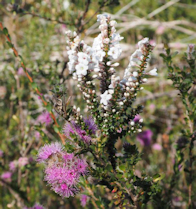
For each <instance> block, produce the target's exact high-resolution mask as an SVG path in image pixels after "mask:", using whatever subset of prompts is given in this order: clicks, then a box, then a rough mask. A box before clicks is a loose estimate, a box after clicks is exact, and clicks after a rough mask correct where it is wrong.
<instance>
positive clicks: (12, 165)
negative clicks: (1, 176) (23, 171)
mask: <svg viewBox="0 0 196 209" xmlns="http://www.w3.org/2000/svg"><path fill="white" fill-rule="evenodd" d="M17 166H18V161H17V160H14V161H11V162H10V163H9V170H10V171H12V172H14V171H15V170H16V168H17Z"/></svg>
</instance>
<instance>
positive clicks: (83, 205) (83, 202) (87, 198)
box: [80, 194, 89, 207]
mask: <svg viewBox="0 0 196 209" xmlns="http://www.w3.org/2000/svg"><path fill="white" fill-rule="evenodd" d="M88 200H89V197H88V196H87V195H85V194H82V195H81V197H80V201H81V205H82V207H85V206H86V203H87V201H88Z"/></svg>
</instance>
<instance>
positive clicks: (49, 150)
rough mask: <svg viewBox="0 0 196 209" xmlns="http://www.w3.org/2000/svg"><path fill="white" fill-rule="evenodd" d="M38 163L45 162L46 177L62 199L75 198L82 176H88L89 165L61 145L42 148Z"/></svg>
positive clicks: (56, 144) (55, 144) (54, 144)
mask: <svg viewBox="0 0 196 209" xmlns="http://www.w3.org/2000/svg"><path fill="white" fill-rule="evenodd" d="M38 161H39V162H45V165H46V168H45V177H44V180H45V181H47V182H48V184H49V185H50V186H51V189H52V190H53V191H55V192H56V193H57V194H59V195H60V196H62V197H70V196H74V195H75V194H76V193H77V192H78V191H79V190H78V189H77V184H78V182H79V178H80V176H81V175H85V174H87V165H88V164H87V163H86V161H85V160H82V159H80V158H79V157H78V156H75V155H74V154H73V153H67V152H65V151H64V150H63V148H62V145H61V144H60V143H57V142H56V143H53V144H50V145H45V146H44V147H42V148H41V149H40V151H39V154H38Z"/></svg>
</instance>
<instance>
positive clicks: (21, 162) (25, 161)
mask: <svg viewBox="0 0 196 209" xmlns="http://www.w3.org/2000/svg"><path fill="white" fill-rule="evenodd" d="M28 163H29V159H28V158H27V157H20V158H19V159H18V166H19V167H23V166H25V165H27V164H28Z"/></svg>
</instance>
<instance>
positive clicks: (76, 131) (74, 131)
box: [63, 118, 97, 144]
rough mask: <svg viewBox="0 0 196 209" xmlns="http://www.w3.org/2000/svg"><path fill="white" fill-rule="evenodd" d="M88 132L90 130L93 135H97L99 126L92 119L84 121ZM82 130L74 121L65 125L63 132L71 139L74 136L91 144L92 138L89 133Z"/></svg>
mask: <svg viewBox="0 0 196 209" xmlns="http://www.w3.org/2000/svg"><path fill="white" fill-rule="evenodd" d="M84 123H85V127H86V130H88V131H89V132H90V133H91V134H95V133H96V131H97V125H96V124H95V122H94V120H93V119H92V118H85V119H84ZM86 130H83V129H81V127H80V126H79V125H77V124H76V123H75V122H74V121H71V122H70V123H69V122H67V123H65V126H64V128H63V132H64V134H65V136H66V137H67V138H69V139H72V137H71V136H72V135H76V136H77V137H79V138H80V139H81V140H82V141H83V142H85V143H87V144H89V143H90V141H91V136H90V135H89V134H87V131H86Z"/></svg>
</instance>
